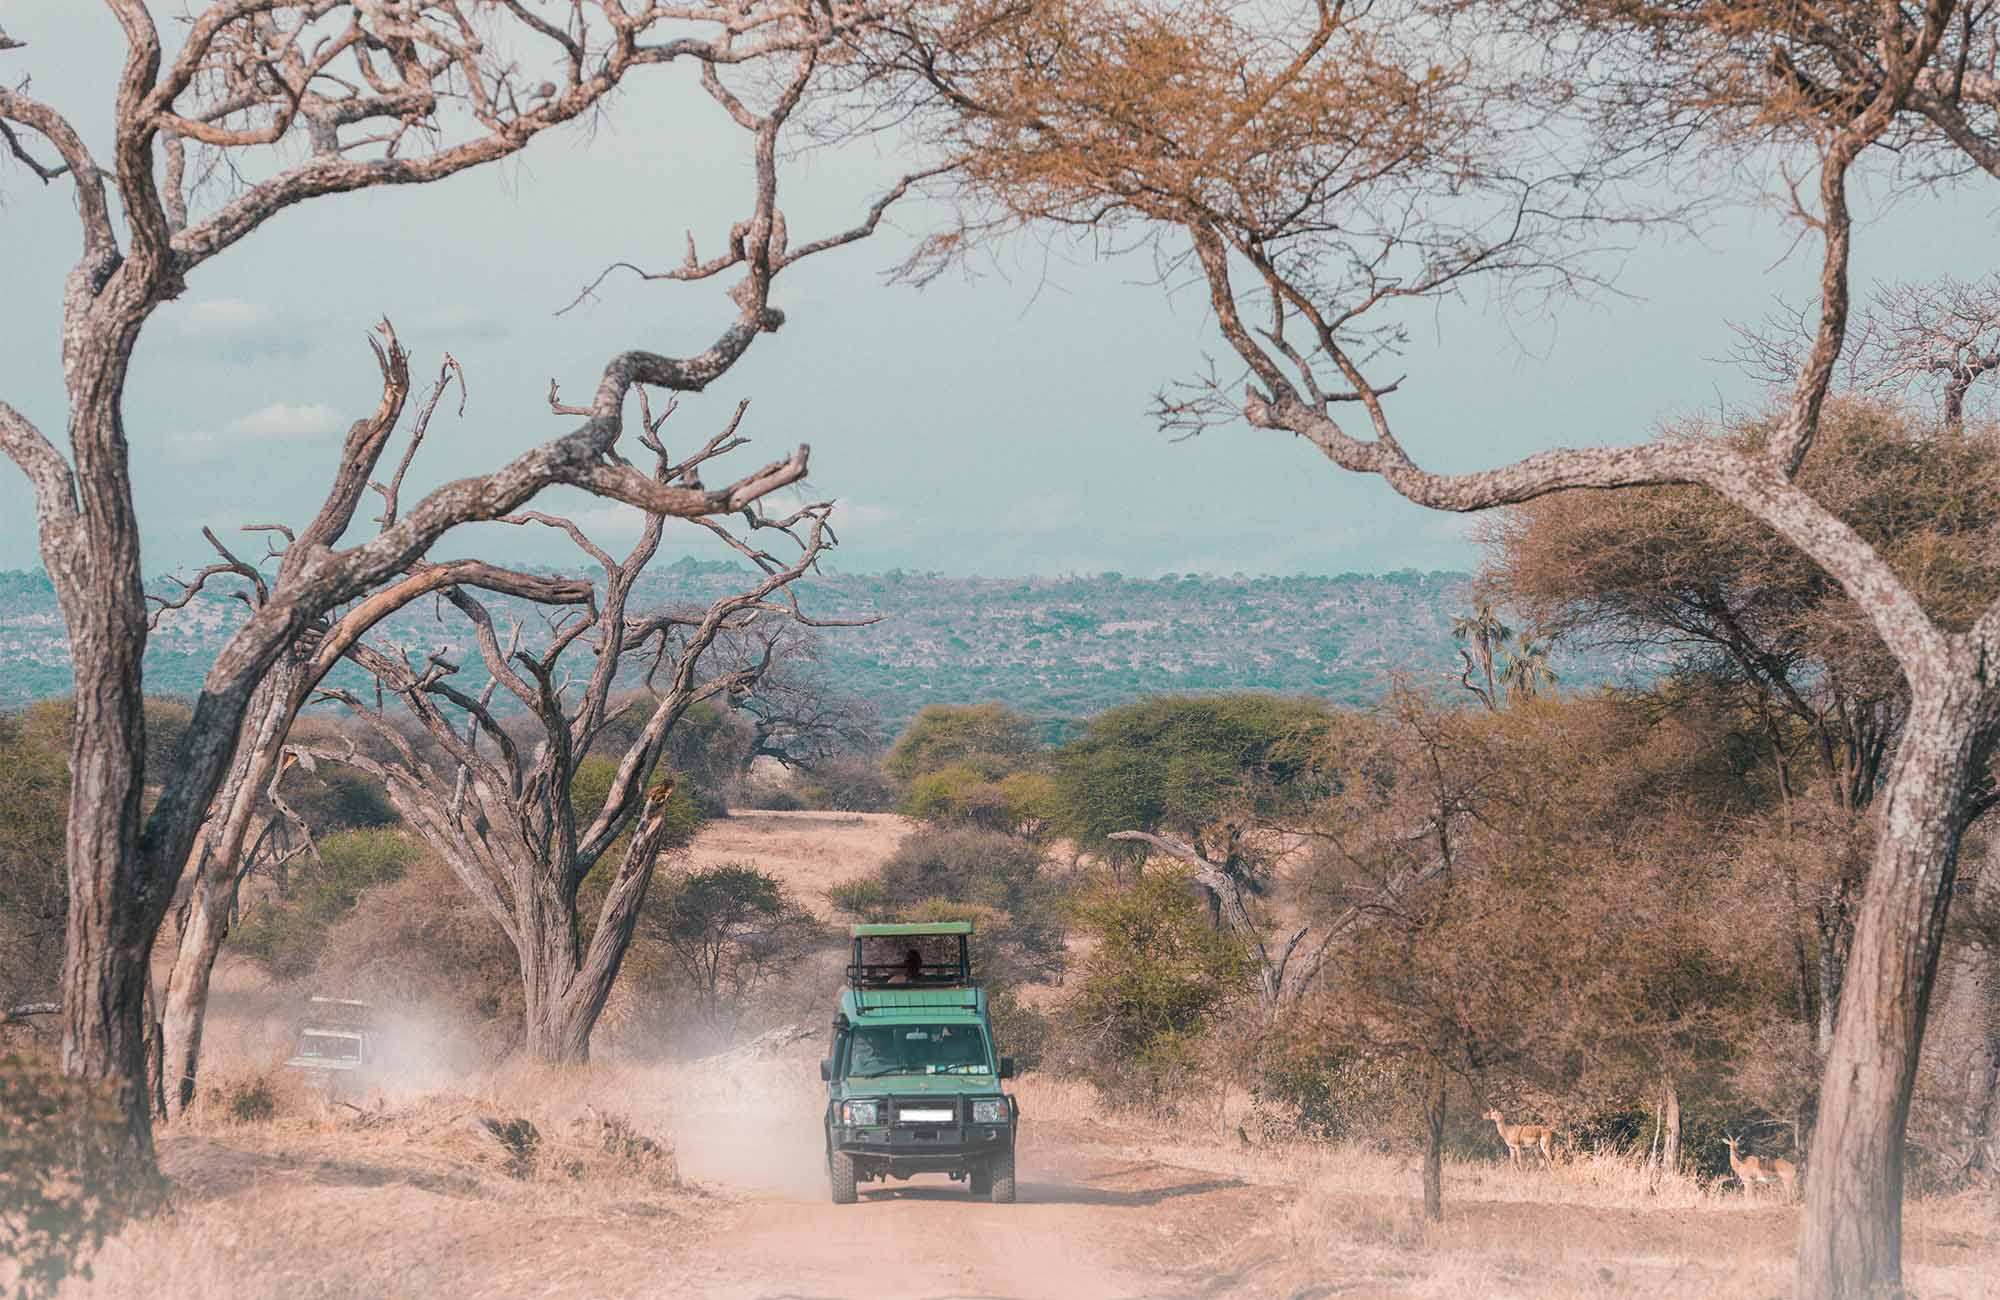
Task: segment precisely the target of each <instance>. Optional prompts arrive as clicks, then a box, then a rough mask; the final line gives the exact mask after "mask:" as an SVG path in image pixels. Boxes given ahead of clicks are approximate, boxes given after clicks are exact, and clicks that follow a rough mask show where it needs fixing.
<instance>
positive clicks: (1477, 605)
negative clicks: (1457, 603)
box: [1451, 593, 1514, 710]
mask: <svg viewBox="0 0 2000 1300" xmlns="http://www.w3.org/2000/svg"><path fill="white" fill-rule="evenodd" d="M1451 635H1452V639H1453V640H1457V641H1469V642H1471V644H1472V649H1471V651H1469V652H1468V651H1466V650H1460V651H1459V652H1458V657H1459V658H1461V659H1463V660H1465V672H1464V673H1463V674H1461V675H1460V677H1459V680H1460V681H1461V682H1462V683H1464V685H1465V689H1466V690H1468V691H1471V692H1472V693H1473V694H1474V695H1477V696H1478V697H1479V698H1480V699H1481V700H1482V701H1484V702H1485V704H1486V707H1487V708H1489V709H1495V710H1497V709H1498V708H1499V707H1500V691H1499V687H1498V685H1497V683H1496V682H1495V681H1494V679H1493V660H1494V656H1496V655H1498V654H1499V653H1500V651H1501V649H1502V648H1503V647H1505V646H1506V644H1507V643H1508V642H1509V641H1511V640H1513V638H1514V629H1513V628H1511V627H1508V626H1507V624H1506V623H1505V622H1503V621H1502V620H1501V618H1500V611H1499V610H1498V609H1496V608H1495V607H1494V604H1493V598H1492V597H1491V596H1489V595H1485V594H1483V593H1482V594H1481V595H1480V596H1479V597H1478V598H1477V599H1476V600H1474V602H1473V605H1472V612H1471V613H1469V614H1460V615H1459V616H1458V617H1457V618H1455V619H1453V620H1452V621H1451ZM1475 655H1476V656H1477V662H1476V663H1475V662H1474V656H1475ZM1475 668H1476V669H1478V670H1479V671H1480V672H1482V673H1484V674H1485V677H1486V687H1485V689H1484V690H1481V689H1480V688H1479V687H1478V686H1477V685H1476V684H1474V682H1473V680H1472V674H1473V671H1474V669H1475Z"/></svg>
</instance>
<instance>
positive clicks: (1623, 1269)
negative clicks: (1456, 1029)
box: [1018, 1076, 2000, 1300]
mask: <svg viewBox="0 0 2000 1300" xmlns="http://www.w3.org/2000/svg"><path fill="white" fill-rule="evenodd" d="M1018 1095H1019V1096H1020V1098H1021V1106H1022V1112H1023V1115H1024V1117H1025V1119H1026V1122H1028V1123H1030V1124H1033V1125H1036V1126H1038V1127H1040V1126H1045V1125H1046V1126H1051V1127H1055V1128H1058V1129H1061V1130H1065V1131H1066V1132H1068V1133H1069V1134H1071V1135H1074V1136H1075V1137H1076V1138H1078V1139H1079V1140H1081V1141H1084V1142H1086V1143H1090V1144H1096V1145H1100V1146H1101V1147H1102V1148H1104V1149H1107V1150H1109V1149H1125V1150H1132V1149H1134V1148H1136V1149H1137V1153H1138V1154H1140V1155H1143V1156H1144V1157H1146V1158H1147V1159H1150V1160H1155V1161H1159V1162H1161V1163H1163V1164H1166V1165H1171V1166H1177V1167H1181V1168H1187V1169H1195V1170H1201V1171H1205V1172H1209V1173H1213V1174H1217V1175H1225V1176H1228V1177H1231V1178H1236V1179H1241V1180H1243V1181H1245V1182H1248V1183H1252V1184H1257V1185H1262V1186H1266V1187H1269V1188H1271V1189H1272V1190H1273V1191H1274V1192H1279V1193H1281V1194H1282V1195H1283V1197H1284V1201H1285V1205H1286V1208H1285V1209H1284V1211H1283V1212H1282V1215H1280V1216H1276V1217H1275V1219H1274V1221H1273V1222H1272V1223H1271V1224H1270V1225H1269V1226H1268V1228H1267V1229H1266V1230H1265V1231H1262V1232H1258V1233H1253V1234H1250V1235H1249V1236H1248V1237H1246V1239H1245V1240H1244V1241H1243V1242H1242V1243H1241V1244H1240V1245H1239V1247H1238V1250H1237V1252H1236V1255H1235V1256H1234V1257H1233V1258H1232V1259H1231V1260H1230V1268H1231V1270H1232V1272H1233V1274H1234V1278H1235V1291H1236V1292H1240V1293H1242V1294H1253V1295H1262V1294H1296V1295H1331V1294H1336V1293H1337V1294H1340V1295H1343V1296H1346V1295H1361V1296H1410V1297H1441V1298H1442V1297H1467V1298H1468V1300H1469V1298H1471V1297H1490V1296H1523V1297H1526V1296H1535V1297H1541V1296H1551V1297H1570V1296H1577V1297H1582V1296H1591V1297H1613V1296H1617V1297H1627V1296H1630V1297H1637V1296H1647V1297H1656V1296H1674V1297H1679V1296H1714V1297H1743V1298H1744V1300H1749V1298H1751V1297H1757V1298H1759V1300H1761V1298H1763V1297H1770V1296H1779V1295H1787V1294H1789V1293H1790V1290H1791V1270H1792V1253H1793V1248H1794V1242H1795V1240H1796V1233H1797V1226H1798V1211H1797V1209H1796V1207H1794V1206H1790V1205H1786V1204H1784V1203H1783V1202H1781V1201H1780V1200H1778V1199H1777V1198H1776V1197H1775V1196H1770V1195H1764V1196H1758V1197H1745V1196H1744V1195H1742V1193H1741V1192H1740V1191H1739V1190H1738V1189H1737V1188H1736V1187H1735V1185H1734V1184H1729V1185H1727V1186H1717V1185H1713V1184H1705V1183H1703V1182H1701V1181H1699V1180H1697V1179H1694V1178H1689V1177H1663V1178H1659V1179H1655V1178H1653V1177H1651V1176H1650V1175H1649V1173H1648V1171H1646V1170H1645V1169H1644V1168H1643V1167H1642V1166H1641V1165H1640V1164H1639V1163H1638V1162H1636V1161H1634V1160H1632V1159H1630V1158H1628V1157H1625V1156H1623V1155H1619V1154H1615V1153H1608V1152H1595V1153H1577V1154H1574V1155H1572V1156H1571V1157H1570V1158H1568V1159H1566V1160H1563V1161H1561V1162H1559V1163H1558V1164H1557V1165H1556V1166H1555V1167H1554V1168H1553V1169H1549V1170H1543V1169H1538V1168H1534V1167H1532V1166H1524V1167H1523V1168H1521V1169H1519V1170H1516V1169H1513V1168H1511V1167H1510V1166H1509V1165H1508V1164H1507V1163H1505V1162H1504V1160H1501V1161H1481V1160H1456V1159H1451V1160H1447V1161H1446V1162H1445V1167H1444V1202H1445V1220H1444V1222H1443V1223H1442V1224H1432V1223H1429V1222H1427V1221H1426V1220H1425V1219H1424V1218H1423V1214H1422V1200H1421V1176H1422V1174H1421V1164H1420V1159H1419V1157H1418V1155H1417V1153H1416V1152H1415V1151H1414V1150H1408V1149H1405V1150H1390V1151H1383V1150H1380V1149H1378V1148H1377V1147H1375V1146H1370V1145H1361V1144H1353V1143H1350V1144H1343V1145H1337V1146H1329V1145H1321V1144H1313V1143H1296V1144H1284V1143H1280V1144H1269V1145H1264V1144H1256V1145H1253V1144H1250V1143H1247V1142H1245V1141H1244V1140H1242V1139H1241V1138H1239V1137H1237V1136H1236V1124H1237V1122H1238V1121H1239V1119H1240V1118H1241V1117H1242V1116H1243V1112H1244V1108H1245V1104H1244V1102H1243V1099H1241V1098H1240V1097H1239V1098H1234V1099H1229V1100H1228V1101H1226V1102H1224V1103H1222V1104H1220V1105H1219V1106H1211V1107H1210V1108H1209V1109H1208V1110H1206V1111H1203V1110H1201V1109H1200V1108H1196V1113H1195V1114H1193V1115H1192V1116H1189V1117H1184V1118H1182V1119H1178V1120H1172V1121H1164V1120H1160V1119H1157V1118H1149V1117H1144V1116H1135V1115H1131V1114H1127V1113H1118V1114H1110V1113H1107V1111H1106V1109H1105V1107H1104V1106H1103V1104H1102V1102H1101V1101H1100V1100H1099V1098H1098V1097H1097V1095H1096V1093H1095V1092H1094V1090H1093V1089H1091V1088H1090V1087H1089V1086H1088V1085H1085V1084H1081V1083H1076V1082H1073V1081H1064V1080H1055V1079H1047V1078H1043V1077H1040V1076H1030V1077H1028V1078H1026V1079H1023V1080H1021V1082H1020V1087H1019V1089H1018ZM1218 1134H1227V1135H1228V1136H1226V1137H1224V1136H1218ZM1904 1264H1905V1277H1906V1280H1907V1281H1908V1283H1909V1286H1910V1289H1911V1294H1912V1295H1914V1296H1922V1297H1925V1298H1926V1300H1942V1298H1943V1297H1957V1298H1959V1300H1972V1298H1974V1297H2000V1198H1996V1197H1995V1196H1994V1195H1992V1194H1991V1193H1981V1194H1968V1195H1962V1196H1957V1197H1951V1198H1934V1199H1917V1200H1913V1201H1911V1202H1910V1203H1909V1205H1908V1206H1907V1208H1906V1210H1905V1215H1904Z"/></svg>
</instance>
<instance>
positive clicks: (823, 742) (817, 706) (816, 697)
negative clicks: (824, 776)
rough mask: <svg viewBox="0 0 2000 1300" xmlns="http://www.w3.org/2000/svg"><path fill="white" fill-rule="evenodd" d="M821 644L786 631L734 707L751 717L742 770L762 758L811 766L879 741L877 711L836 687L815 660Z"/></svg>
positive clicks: (865, 749) (866, 749) (790, 765)
mask: <svg viewBox="0 0 2000 1300" xmlns="http://www.w3.org/2000/svg"><path fill="white" fill-rule="evenodd" d="M819 658H820V644H819V642H818V641H817V640H816V639H813V638H811V637H810V636H806V635H799V634H793V635H790V636H787V637H786V638H785V639H784V640H783V641H782V642H781V643H780V644H779V645H778V647H777V651H776V655H775V657H774V659H773V661H772V664H771V667H770V669H769V671H767V672H766V673H765V674H764V675H763V677H762V678H761V679H760V680H759V682H758V684H757V690H756V691H755V692H754V693H753V694H751V695H749V696H747V697H745V698H744V699H743V700H742V701H741V702H740V703H739V704H738V705H737V711H738V712H739V713H741V714H743V715H744V716H745V717H747V718H748V719H749V720H750V744H749V746H748V747H747V748H746V749H745V750H744V753H743V763H742V769H743V771H745V772H748V771H749V769H750V765H751V764H752V763H754V762H756V761H757V760H758V759H760V758H768V759H770V760H772V761H773V762H776V763H779V764H781V765H783V766H784V767H786V768H788V769H791V768H811V767H815V766H817V765H819V764H821V763H826V762H830V761H832V760H833V759H836V758H839V757H841V756H842V755H843V754H854V753H867V752H870V751H872V750H873V749H874V748H875V747H876V746H877V745H878V744H879V743H880V742H881V716H880V715H879V714H878V713H877V712H876V710H875V707H874V706H873V705H872V704H870V703H869V702H868V701H867V700H865V699H863V698H862V697H861V696H858V695H851V694H848V693H846V692H843V691H841V690H840V689H838V688H837V687H836V686H835V685H834V684H833V683H832V682H830V681H828V680H827V678H826V675H825V673H824V672H823V671H822V670H821V668H820V664H819Z"/></svg>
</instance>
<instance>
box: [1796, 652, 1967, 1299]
mask: <svg viewBox="0 0 2000 1300" xmlns="http://www.w3.org/2000/svg"><path fill="white" fill-rule="evenodd" d="M1954 676H1955V677H1956V681H1954V682H1952V683H1951V684H1949V685H1944V686H1939V687H1936V688H1934V689H1932V690H1931V691H1928V692H1922V693H1920V694H1919V697H1918V698H1917V699H1915V700H1913V702H1912V706H1911V710H1910V720H1909V724H1908V729H1907V731H1906V732H1905V736H1904V740H1903V744H1902V746H1901V748H1900V750H1899V752H1898V754H1897V757H1896V765H1895V769H1894V771H1893V772H1892V774H1891V776H1890V780H1889V785H1888V789H1887V791H1886V792H1885V797H1884V799H1883V801H1882V807H1881V811H1880V817H1881V823H1880V824H1881V832H1880V835H1879V838H1878V840H1877V844H1876V849H1875V859H1874V863H1873V866H1872V867H1871V869H1870V872H1869V876H1868V883H1867V887H1866V889H1865V891H1864V893H1863V895H1862V900H1861V907H1860V912H1859V917H1858V921H1857V923H1856V925H1855V930H1854V942H1853V947H1852V950H1851V951H1850V953H1849V956H1848V962H1847V973H1846V980H1845V984H1846V996H1844V997H1843V998H1841V1006H1840V1014H1839V1018H1838V1020H1837V1021H1836V1023H1835V1028H1834V1034H1833V1041H1832V1044H1831V1047H1830V1049H1829V1051H1828V1053H1827V1062H1826V1073H1825V1078H1824V1081H1823V1085H1822V1091H1821V1094H1820V1103H1819V1117H1818V1123H1817V1125H1816V1127H1815V1129H1814V1132H1813V1139H1812V1148H1811V1152H1810V1155H1809V1158H1808V1163H1807V1168H1806V1198H1805V1212H1804V1215H1803V1216H1802V1219H1801V1222H1800V1229H1799V1259H1798V1274H1797V1279H1798V1287H1797V1290H1798V1294H1799V1295H1800V1296H1802V1297H1811V1298H1812V1300H1849V1298H1852V1300H1862V1298H1863V1297H1875V1296H1881V1295H1892V1294H1897V1293H1898V1292H1899V1289H1900V1287H1901V1281H1902V1203H1903V1131H1904V1127H1905V1125H1906V1123H1907V1121H1908V1119H1909V1111H1910V1092H1911V1088H1912V1086H1913V1084H1914V1082H1915V1079H1916V1070H1917V1061H1918V1056H1919V1053H1920V1051H1921V1049H1922V1046H1923V1037H1924V1021H1925V1016H1926V1013H1927V1012H1928V1010H1929V1003H1930V993H1931V986H1932V982H1933V980H1934V977H1935V975H1936V972H1937V960H1938V949H1939V946H1940V941H1941V940H1942V938H1943V934H1944V925H1945V918H1946V911H1947V908H1948V905H1949V903H1950V898H1951V890H1952V880H1953V877H1954V875H1955V874H1956V872H1957V868H1958V846H1959V835H1960V832H1961V831H1962V830H1963V828H1964V816H1965V800H1964V796H1965V793H1966V789H1967V783H1968V779H1969V776H1970V774H1971V772H1972V771H1973V770H1975V765H1976V764H1978V763H1980V762H1983V761H1984V758H1985V753H1984V745H1983V742H1982V737H1981V734H1980V732H1981V730H1982V727H1983V726H1984V725H1985V724H1986V723H1988V722H1989V721H1990V719H1989V718H1987V717H1986V716H1985V715H1986V713H1987V712H1988V711H1989V710H1988V707H1987V706H1986V704H1985V702H1984V701H1982V700H1981V699H1979V697H1978V691H1979V684H1978V681H1977V679H1976V676H1975V675H1974V674H1973V673H1971V672H1964V673H1962V674H1954Z"/></svg>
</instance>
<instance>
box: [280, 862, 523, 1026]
mask: <svg viewBox="0 0 2000 1300" xmlns="http://www.w3.org/2000/svg"><path fill="white" fill-rule="evenodd" d="M313 973H314V976H315V978H316V979H317V980H318V981H319V982H320V984H321V985H322V986H323V987H325V988H327V989H328V990H337V991H338V992H339V993H340V995H341V996H345V997H357V998H365V999H367V1000H369V1001H371V1002H374V1003H376V1004H377V1005H378V1006H381V1005H388V1006H403V1007H421V1008H425V1009H427V1010H428V1011H430V1012H431V1013H433V1014H432V1016H431V1017H430V1019H432V1020H434V1021H435V1022H437V1023H440V1024H442V1025H445V1026H449V1027H451V1029H452V1030H453V1031H458V1030H463V1031H465V1032H466V1033H468V1034H469V1035H470V1038H471V1041H470V1042H467V1041H465V1040H454V1041H442V1040H435V1041H425V1042H422V1043H413V1044H411V1048H412V1050H413V1052H414V1051H415V1050H416V1049H418V1048H421V1055H422V1056H423V1057H424V1058H425V1059H426V1060H428V1061H432V1062H435V1063H438V1064H453V1063H456V1062H458V1061H460V1060H463V1061H465V1063H467V1064H470V1063H473V1059H474V1058H477V1057H482V1056H483V1057H486V1058H489V1059H490V1058H492V1057H496V1056H498V1055H499V1054H501V1053H502V1052H504V1051H505V1050H506V1049H507V1048H509V1047H511V1046H512V1045H513V1044H514V1043H515V1042H517V1041H518V1040H519V1038H520V1034H521V1027H522V1025H523V1023H524V1020H525V1015H526V1012H525V1009H524V1004H523V996H522V992H521V973H520V965H519V963H518V962H517V960H516V958H515V953H514V945H513V944H512V943H510V942H509V941H508V939H507V935H506V933H505V931H503V930H502V929H501V928H500V923H499V922H498V921H497V920H496V919H494V917H493V914H492V913H491V912H489V911H487V910H486V907H485V905H484V904H482V903H480V902H478V901H477V900H475V899H474V898H473V897H472V895H471V894H470V893H468V892H467V891H466V888H465V886H464V885H462V884H460V883H459V881H458V878H457V877H456V876H454V875H453V874H452V871H451V868H450V867H448V866H446V865H445V864H444V863H442V862H439V861H438V860H437V859H436V858H434V857H431V856H429V855H428V854H426V855H424V856H423V857H420V858H419V859H417V861H416V862H414V863H413V864H412V865H411V867H410V870H409V874H407V875H405V876H404V877H403V878H402V879H400V880H396V881H393V882H391V883H389V884H386V885H383V886H382V887H380V888H378V889H374V890H370V891H369V893H368V894H367V896H366V897H364V898H363V899H362V900H361V901H360V903H359V904H357V905H356V906H355V908H354V909H353V911H352V912H351V913H350V914H349V915H348V916H347V917H346V918H345V920H343V921H342V923H341V924H340V925H339V926H337V927H336V928H335V929H334V930H333V932H332V933H331V934H330V935H329V936H328V937H327V939H326V943H325V946H324V949H323V951H322V952H321V953H320V957H319V963H318V965H317V966H316V967H314V970H313Z"/></svg>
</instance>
